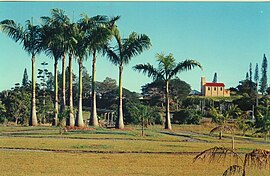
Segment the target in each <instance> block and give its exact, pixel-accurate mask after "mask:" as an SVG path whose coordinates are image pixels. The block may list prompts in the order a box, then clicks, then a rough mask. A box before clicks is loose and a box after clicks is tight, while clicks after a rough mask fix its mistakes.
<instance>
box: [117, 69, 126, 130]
mask: <svg viewBox="0 0 270 176" xmlns="http://www.w3.org/2000/svg"><path fill="white" fill-rule="evenodd" d="M122 74H123V66H122V65H120V66H119V104H118V119H117V122H116V128H118V129H123V128H124V117H123V102H122V100H123V99H122V96H123V95H122V94H123V87H122Z"/></svg>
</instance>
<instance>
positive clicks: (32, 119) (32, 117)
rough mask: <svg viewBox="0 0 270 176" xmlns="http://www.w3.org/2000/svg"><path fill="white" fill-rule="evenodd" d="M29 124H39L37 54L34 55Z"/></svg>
mask: <svg viewBox="0 0 270 176" xmlns="http://www.w3.org/2000/svg"><path fill="white" fill-rule="evenodd" d="M29 126H37V113H36V78H35V55H32V99H31V115H30V120H29Z"/></svg>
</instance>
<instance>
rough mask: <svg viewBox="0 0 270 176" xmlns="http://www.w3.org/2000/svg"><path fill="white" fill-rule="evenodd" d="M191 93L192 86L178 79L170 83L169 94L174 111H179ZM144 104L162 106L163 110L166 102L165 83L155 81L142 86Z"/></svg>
mask: <svg viewBox="0 0 270 176" xmlns="http://www.w3.org/2000/svg"><path fill="white" fill-rule="evenodd" d="M190 91H191V88H190V85H189V84H188V83H186V82H185V81H182V80H180V79H179V78H178V77H176V78H175V79H172V80H171V81H170V83H169V92H170V95H171V97H172V101H171V102H170V104H171V105H172V106H171V107H172V108H173V109H174V110H176V111H177V110H178V109H179V107H180V104H181V101H182V100H183V99H185V98H186V97H187V96H188V95H189V93H190ZM142 95H143V97H144V99H143V102H145V103H147V104H149V105H150V106H160V107H162V108H163V105H164V101H165V97H164V95H165V90H164V82H163V81H162V80H155V81H153V82H152V83H148V84H146V85H144V86H142Z"/></svg>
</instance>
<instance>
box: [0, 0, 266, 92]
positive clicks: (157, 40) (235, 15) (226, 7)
mask: <svg viewBox="0 0 270 176" xmlns="http://www.w3.org/2000/svg"><path fill="white" fill-rule="evenodd" d="M52 8H60V9H63V10H65V12H66V14H68V15H69V16H70V18H71V19H72V18H73V16H74V21H76V20H78V19H79V18H80V14H82V13H86V14H88V15H89V16H95V15H98V14H100V15H108V16H110V17H111V16H117V15H120V16H121V19H120V20H119V21H118V23H117V24H118V27H119V30H120V33H121V36H122V37H123V38H124V37H127V36H128V35H129V34H130V33H131V32H133V31H135V32H137V33H139V34H142V33H144V34H146V35H148V36H149V37H150V39H151V42H152V47H151V49H149V50H147V51H145V52H144V53H143V54H141V55H139V56H137V57H135V58H133V60H132V61H131V62H130V63H129V65H127V66H126V67H125V68H124V78H123V86H124V87H126V88H128V89H130V90H132V91H137V92H140V89H141V86H142V85H144V84H146V83H149V82H151V81H152V80H151V79H150V78H147V76H144V75H142V74H141V73H137V72H135V71H133V70H132V67H133V66H134V65H136V64H139V63H146V62H149V63H152V64H154V65H156V64H157V63H156V61H155V55H156V53H161V52H163V53H165V54H169V53H172V54H173V55H174V57H175V59H176V62H180V61H183V60H185V59H195V60H197V61H199V62H200V63H201V64H202V66H203V71H201V70H199V69H197V68H195V69H194V70H193V71H189V72H182V73H180V74H179V75H178V76H179V77H180V78H181V79H182V80H184V81H186V82H188V83H189V84H190V85H191V86H192V89H197V90H200V77H201V76H205V77H206V80H207V81H212V79H213V76H214V73H215V72H217V74H218V81H220V82H224V83H225V85H226V87H227V88H229V87H235V86H237V85H238V82H239V80H242V79H244V78H245V74H246V72H247V71H248V70H249V63H250V62H251V63H252V64H253V70H254V67H255V64H256V63H258V64H259V69H260V68H261V62H262V57H263V54H264V53H265V54H266V57H267V58H269V56H270V3H268V2H264V3H262V2H261V3H255V2H252V3H242V2H238V3H236V2H233V3H228V2H227V3H221V2H212V3H210V2H200V3H199V2H0V20H4V19H13V20H15V21H16V22H18V23H21V24H24V22H25V21H26V20H28V19H31V17H33V18H34V23H35V24H38V23H39V18H40V17H41V16H49V15H50V9H52ZM73 14H74V15H73ZM43 61H46V62H48V63H49V70H50V71H53V61H52V59H51V58H48V57H46V56H45V55H43V54H41V55H38V56H37V57H36V67H40V63H41V62H43ZM84 66H85V67H86V68H87V70H88V72H89V73H91V58H90V57H89V58H88V60H87V61H86V62H84ZM24 68H27V71H28V75H29V78H30V75H31V69H30V68H31V57H30V56H28V55H27V54H26V53H25V52H24V51H23V49H22V47H21V46H20V45H19V44H17V43H15V42H14V41H12V40H11V39H9V38H8V37H7V36H6V35H4V34H0V75H1V76H0V91H1V90H4V89H10V88H11V87H13V86H14V84H15V83H17V82H19V83H21V80H22V75H23V71H24ZM59 68H61V63H59ZM74 72H75V74H77V75H78V64H77V63H76V62H75V61H74ZM253 72H254V71H253ZM268 73H269V72H268ZM106 77H111V78H114V79H116V80H118V68H117V67H116V66H114V65H112V64H111V63H110V62H109V61H108V60H107V59H106V58H104V57H102V56H98V62H97V80H98V81H102V80H104V79H105V78H106ZM269 77H270V76H268V78H269ZM268 82H269V81H268Z"/></svg>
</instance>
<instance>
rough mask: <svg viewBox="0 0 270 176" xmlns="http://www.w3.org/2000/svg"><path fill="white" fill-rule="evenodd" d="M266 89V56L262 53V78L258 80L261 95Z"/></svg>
mask: <svg viewBox="0 0 270 176" xmlns="http://www.w3.org/2000/svg"><path fill="white" fill-rule="evenodd" d="M266 89H267V58H266V56H265V54H264V55H263V62H262V78H261V81H260V92H261V93H262V95H264V94H265V91H266Z"/></svg>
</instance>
